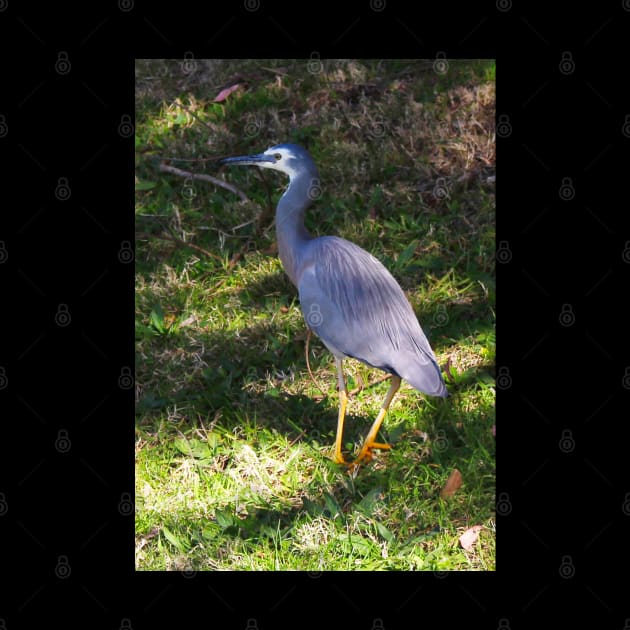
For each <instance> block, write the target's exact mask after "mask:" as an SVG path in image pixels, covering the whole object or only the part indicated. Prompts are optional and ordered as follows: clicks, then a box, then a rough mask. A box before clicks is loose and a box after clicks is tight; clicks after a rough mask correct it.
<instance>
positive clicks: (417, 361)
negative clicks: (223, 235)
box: [298, 236, 444, 395]
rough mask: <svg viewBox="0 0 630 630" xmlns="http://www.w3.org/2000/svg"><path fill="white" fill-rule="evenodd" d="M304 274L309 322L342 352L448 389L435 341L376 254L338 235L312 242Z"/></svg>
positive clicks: (433, 388) (421, 385)
mask: <svg viewBox="0 0 630 630" xmlns="http://www.w3.org/2000/svg"><path fill="white" fill-rule="evenodd" d="M303 261H304V264H303V266H302V268H301V269H300V273H299V277H298V290H299V294H300V304H301V307H302V312H303V313H304V318H305V320H306V323H307V325H308V326H309V327H310V328H311V330H313V332H314V333H315V334H317V336H318V337H320V338H321V339H322V341H323V342H324V343H325V344H326V345H327V346H328V348H329V349H330V350H331V351H332V352H333V353H335V354H337V356H339V355H341V354H345V355H347V356H351V357H355V358H357V359H359V360H361V361H363V362H365V363H368V364H369V365H373V366H374V367H378V368H381V369H384V370H386V371H389V372H393V373H395V374H398V375H399V376H402V377H403V378H405V379H406V380H408V381H409V382H410V383H411V384H412V385H414V387H417V388H418V389H421V390H422V391H424V392H426V393H429V394H432V395H444V393H443V390H444V384H443V381H442V376H441V374H440V371H439V368H438V367H437V361H436V358H435V355H434V353H433V350H432V349H431V346H430V345H429V342H428V340H427V338H426V336H425V334H424V332H423V331H422V328H421V327H420V324H419V323H418V320H417V318H416V316H415V313H414V312H413V309H412V308H411V306H410V304H409V302H408V301H407V298H406V297H405V294H404V293H403V291H402V289H401V288H400V285H399V284H398V283H397V282H396V280H395V279H394V278H393V276H392V275H391V274H390V273H389V271H387V269H386V268H385V267H384V266H383V265H382V264H381V263H380V262H379V261H378V260H377V259H376V258H375V257H374V256H372V255H371V254H369V253H368V252H366V251H365V250H363V249H361V248H360V247H358V246H357V245H354V243H350V242H349V241H346V240H344V239H341V238H337V237H334V236H327V237H321V238H318V239H314V240H313V241H311V242H310V243H309V251H308V255H307V256H305V257H304V259H303Z"/></svg>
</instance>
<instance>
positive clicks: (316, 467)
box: [136, 60, 495, 571]
mask: <svg viewBox="0 0 630 630" xmlns="http://www.w3.org/2000/svg"><path fill="white" fill-rule="evenodd" d="M195 63H196V70H195V71H194V72H193V73H189V74H183V73H182V66H181V64H180V63H178V62H173V61H171V62H160V61H146V62H138V64H137V73H136V76H137V96H136V108H137V118H136V148H137V150H138V153H137V159H136V166H137V180H138V181H140V182H142V183H143V185H141V186H139V188H140V190H138V192H137V194H136V219H137V225H138V228H137V229H138V231H139V232H140V233H142V234H143V236H142V237H141V238H139V239H138V241H137V244H136V265H137V275H136V313H137V317H136V399H137V405H136V408H137V421H136V507H137V510H136V533H137V537H136V565H137V568H138V569H142V570H156V569H157V570H163V569H167V570H287V569H289V570H307V571H322V570H387V569H397V570H432V571H443V570H489V569H490V570H492V569H494V568H495V551H494V544H495V532H494V494H495V493H494V490H495V467H494V437H493V433H492V430H493V426H494V423H495V415H494V398H495V392H494V363H495V336H494V296H495V286H494V183H493V180H492V179H491V178H490V176H491V175H494V84H493V78H494V64H493V63H491V62H473V63H468V62H456V61H449V72H448V73H447V74H446V75H445V76H440V75H437V74H435V73H434V72H433V70H432V62H431V61H429V62H421V61H419V62H415V61H404V60H398V61H390V62H383V61H381V62H377V61H370V62H361V61H343V62H323V65H322V70H321V72H318V73H312V72H309V71H308V69H307V67H306V62H292V61H281V60H273V61H268V62H264V61H260V62H247V61H238V62H237V61H227V62H217V61H212V62H204V61H201V60H196V61H195ZM237 75H238V76H241V77H248V79H249V80H248V83H247V86H246V87H245V86H244V87H242V88H240V89H238V90H236V91H235V92H233V94H232V95H231V96H230V97H228V99H227V100H226V101H225V102H223V103H212V102H211V101H212V99H213V98H214V96H216V94H218V93H219V91H220V90H221V89H223V88H224V87H227V86H229V85H232V84H233V83H234V81H235V80H234V79H233V77H235V76H237ZM208 86H212V89H210V88H209V87H208ZM284 141H293V142H299V143H302V144H304V145H305V146H307V147H308V149H309V151H311V153H312V155H313V157H314V159H315V161H316V162H317V163H318V165H319V167H320V176H321V186H322V191H323V194H322V197H321V198H320V199H319V200H318V201H317V202H316V203H315V204H314V205H313V206H312V208H311V209H310V210H309V212H308V213H307V219H306V222H307V226H308V227H309V229H310V230H311V231H313V232H314V233H315V234H336V235H339V236H343V237H345V238H348V239H349V240H352V241H354V242H356V243H357V244H359V245H361V246H362V247H364V248H365V249H367V250H368V251H370V252H371V253H373V254H374V255H375V256H377V257H378V258H379V259H380V260H382V261H383V262H384V264H386V266H387V267H388V268H389V269H390V270H391V271H392V273H393V274H394V275H395V277H396V278H397V279H398V280H399V282H400V283H401V286H402V287H403V289H404V290H405V292H406V294H407V296H408V298H409V300H410V302H411V304H412V306H413V307H414V310H415V311H416V313H417V314H418V316H419V319H420V321H421V323H422V325H423V328H424V330H425V332H426V333H427V335H428V336H429V338H430V340H431V343H432V346H433V348H434V349H435V352H436V355H437V357H438V361H439V363H440V365H442V366H443V367H444V368H445V369H446V371H447V373H448V374H449V379H448V388H449V391H450V396H449V398H448V399H446V400H438V399H434V398H427V397H424V396H423V395H421V394H420V393H419V392H417V391H416V390H414V389H413V388H412V387H411V386H409V385H407V384H403V387H402V388H401V390H400V393H399V394H398V396H397V397H396V398H395V400H394V403H393V404H392V407H391V409H390V413H389V414H388V416H387V418H386V420H385V423H384V425H383V428H382V430H381V433H382V435H383V437H384V438H386V439H387V440H388V441H389V442H390V443H391V444H392V446H393V448H392V449H391V451H389V452H386V453H385V452H383V453H381V454H380V455H379V456H378V457H376V458H375V460H374V461H373V462H372V463H370V464H369V465H367V466H365V467H363V468H361V469H360V471H359V473H358V475H357V476H356V477H355V478H352V477H351V476H350V475H349V474H348V473H347V472H346V471H345V470H344V469H343V468H340V467H339V466H337V465H335V464H333V463H332V462H331V460H330V455H331V452H332V446H333V443H334V437H335V426H336V417H337V392H336V377H335V372H334V367H333V362H332V358H331V356H330V354H329V353H328V351H327V350H326V349H325V348H324V347H323V345H322V344H321V343H320V342H319V341H318V340H317V339H316V338H311V340H310V365H311V368H312V370H313V375H314V378H315V381H316V383H317V385H316V384H315V383H314V382H313V380H312V379H311V378H310V376H309V374H308V371H307V369H306V362H305V356H304V345H305V340H306V328H305V325H304V322H303V319H302V314H301V311H300V310H299V302H298V299H297V292H296V290H295V288H294V287H293V286H292V285H291V283H290V282H289V280H288V279H287V278H286V276H285V275H284V272H283V270H282V266H281V263H280V261H279V260H278V258H277V255H276V251H275V247H274V240H275V236H274V229H273V224H272V220H273V206H270V197H271V202H272V203H273V201H274V200H277V197H278V194H279V193H280V191H281V190H283V187H284V186H285V184H286V180H285V179H284V178H283V176H281V175H277V174H271V175H265V182H266V183H265V182H263V180H262V179H261V177H260V175H259V174H258V173H257V172H256V169H233V170H230V171H228V172H221V171H219V169H218V167H217V165H216V163H215V162H212V161H210V162H205V161H204V162H193V163H190V162H187V163H182V164H180V163H177V162H173V163H174V164H175V165H176V166H183V167H184V168H187V169H190V170H193V171H196V172H205V173H208V174H210V175H212V176H215V177H223V178H225V179H228V180H229V181H230V182H231V183H234V184H236V185H237V186H238V187H239V188H240V189H241V190H243V191H244V192H245V193H246V194H247V196H248V197H249V198H250V201H249V202H241V201H239V200H238V199H237V198H236V197H235V196H234V195H233V194H231V193H229V192H228V191H226V190H223V189H219V188H215V187H212V186H211V185H210V184H207V183H205V182H198V181H195V182H185V181H184V180H183V179H180V178H177V177H175V176H173V175H167V174H164V173H161V172H159V170H158V165H159V162H160V160H162V159H164V158H174V157H181V158H187V159H199V158H205V157H210V156H222V155H228V154H240V153H245V152H258V151H261V150H264V149H265V148H266V147H267V146H270V145H271V144H275V143H277V142H284ZM164 234H168V235H170V236H172V237H174V238H175V239H176V240H165V239H162V238H160V236H161V235H164ZM147 235H149V236H147ZM186 243H190V244H194V245H196V246H198V247H201V248H202V249H203V250H205V251H206V252H209V254H211V255H204V254H203V253H202V252H201V251H199V250H193V249H190V248H189V247H187V246H186V245H185V244H186ZM345 365H346V371H347V377H348V385H349V387H350V389H354V388H357V390H358V389H359V386H362V387H363V388H362V389H360V391H357V392H356V393H355V394H354V395H353V396H352V397H351V400H350V403H349V408H348V419H347V429H346V433H345V436H344V443H345V447H346V449H347V450H348V451H349V452H350V451H353V450H354V452H355V453H356V450H357V447H358V445H359V444H360V441H361V439H362V438H363V437H364V435H365V433H366V431H367V429H368V427H369V425H370V424H371V422H372V420H373V418H374V416H375V415H376V413H377V412H378V408H379V406H380V404H381V402H382V399H383V397H384V395H385V393H386V391H387V388H388V383H387V381H383V382H377V381H378V380H379V379H380V378H381V377H382V376H383V373H382V372H379V371H377V370H372V369H370V368H368V367H367V366H365V365H363V364H361V363H358V362H356V361H351V360H350V361H346V364H345ZM375 382H376V384H374V383H375ZM320 388H321V390H323V391H321V390H320ZM455 468H456V469H458V470H459V471H460V472H461V473H462V476H463V486H462V487H461V488H460V489H459V490H458V491H457V492H456V493H455V494H454V495H453V496H452V497H450V498H447V499H443V498H441V496H440V492H441V489H442V488H443V486H444V484H445V482H446V480H447V478H448V477H449V475H450V473H451V472H452V470H453V469H455ZM472 525H483V526H484V527H483V529H482V531H481V534H480V537H479V539H478V541H477V542H476V543H475V546H474V548H473V550H472V551H466V550H464V549H463V548H462V547H461V546H460V545H459V542H458V538H459V536H460V535H461V533H462V532H463V531H465V529H466V528H468V527H470V526H472Z"/></svg>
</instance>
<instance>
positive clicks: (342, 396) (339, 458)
mask: <svg viewBox="0 0 630 630" xmlns="http://www.w3.org/2000/svg"><path fill="white" fill-rule="evenodd" d="M335 365H336V366H337V379H338V381H339V417H338V418H337V439H336V440H335V456H334V460H335V462H337V464H345V463H346V460H345V459H344V458H343V455H342V454H341V442H342V440H343V423H344V419H345V417H346V405H347V404H348V393H347V391H346V381H345V379H344V377H343V366H342V362H341V359H337V358H336V357H335Z"/></svg>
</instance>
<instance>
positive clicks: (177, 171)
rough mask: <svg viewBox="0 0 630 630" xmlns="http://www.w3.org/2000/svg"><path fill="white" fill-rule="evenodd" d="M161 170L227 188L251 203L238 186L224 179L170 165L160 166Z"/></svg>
mask: <svg viewBox="0 0 630 630" xmlns="http://www.w3.org/2000/svg"><path fill="white" fill-rule="evenodd" d="M159 169H160V171H162V172H163V173H172V174H173V175H178V176H179V177H186V178H190V179H198V180H200V181H203V182H210V183H211V184H214V185H215V186H219V187H220V188H225V189H226V190H229V191H230V192H233V193H234V194H235V195H238V196H239V198H240V199H241V200H242V201H249V197H248V196H247V195H246V194H245V193H244V192H243V191H242V190H239V189H238V188H237V187H236V186H233V185H232V184H228V183H227V182H225V181H223V180H222V179H217V178H216V177H212V176H211V175H205V174H203V173H191V172H190V171H184V170H183V169H181V168H177V167H175V166H171V165H170V164H160V166H159Z"/></svg>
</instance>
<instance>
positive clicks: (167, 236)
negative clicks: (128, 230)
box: [136, 232, 223, 262]
mask: <svg viewBox="0 0 630 630" xmlns="http://www.w3.org/2000/svg"><path fill="white" fill-rule="evenodd" d="M136 238H146V239H149V240H150V239H152V238H159V239H161V240H163V241H171V242H172V243H177V244H178V245H181V246H182V247H190V249H194V250H195V251H196V252H199V253H201V254H203V255H204V256H209V257H210V258H214V259H215V260H219V261H220V262H223V258H221V256H218V255H217V254H214V253H212V252H209V251H208V250H207V249H204V248H203V247H199V245H195V244H194V243H187V242H186V241H182V239H181V238H177V237H176V236H171V235H170V234H149V233H148V232H136Z"/></svg>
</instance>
